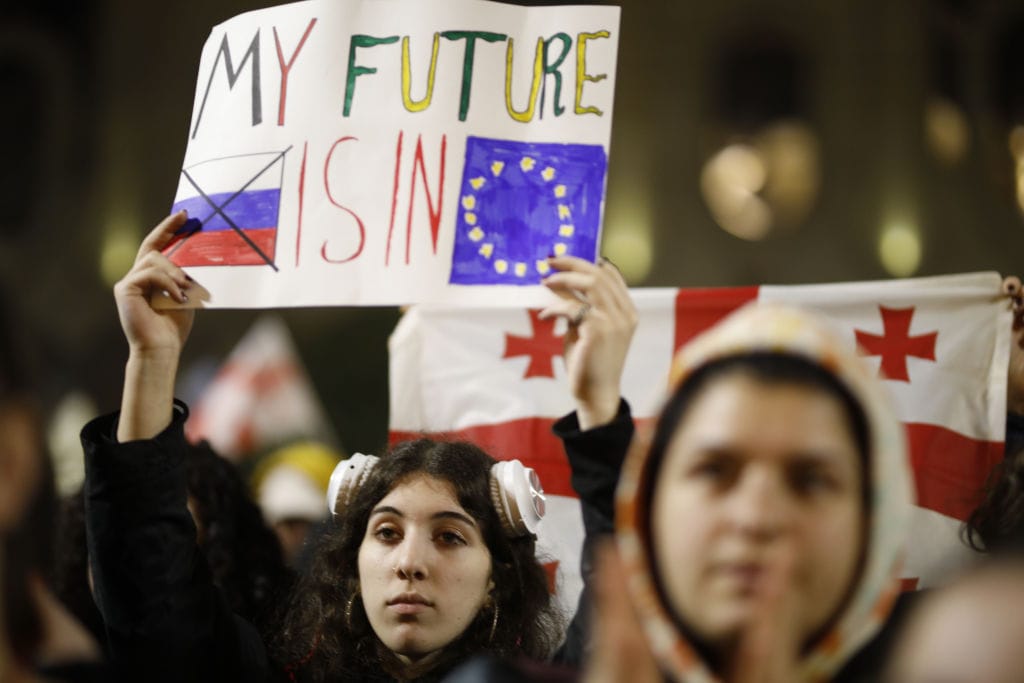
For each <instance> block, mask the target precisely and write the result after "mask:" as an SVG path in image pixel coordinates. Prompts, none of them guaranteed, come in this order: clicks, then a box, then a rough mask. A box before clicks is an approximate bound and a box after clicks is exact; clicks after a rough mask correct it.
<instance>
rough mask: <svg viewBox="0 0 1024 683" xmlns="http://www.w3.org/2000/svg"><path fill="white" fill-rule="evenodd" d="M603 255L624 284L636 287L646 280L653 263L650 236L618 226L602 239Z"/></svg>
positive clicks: (642, 230) (644, 232)
mask: <svg viewBox="0 0 1024 683" xmlns="http://www.w3.org/2000/svg"><path fill="white" fill-rule="evenodd" d="M604 255H605V256H606V257H607V258H609V259H610V260H611V262H612V263H614V264H615V266H616V267H617V268H618V269H619V271H620V272H621V273H622V276H623V277H624V278H626V282H627V283H629V284H630V285H638V284H641V283H643V281H644V280H646V279H647V276H648V275H649V274H650V272H651V266H652V265H653V261H654V249H653V246H652V244H651V236H650V234H649V233H648V232H647V231H646V230H644V229H642V228H635V227H630V226H618V227H616V228H615V229H613V230H610V231H608V234H607V235H606V236H605V238H604Z"/></svg>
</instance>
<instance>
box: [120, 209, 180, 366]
mask: <svg viewBox="0 0 1024 683" xmlns="http://www.w3.org/2000/svg"><path fill="white" fill-rule="evenodd" d="M187 218H188V216H187V215H186V214H185V212H183V211H180V212H178V213H175V214H172V215H170V216H168V217H167V218H165V219H164V220H163V221H161V223H160V224H159V225H157V226H156V227H155V228H153V231H152V232H150V233H149V235H147V236H146V239H144V240H143V241H142V246H140V247H139V253H138V254H137V255H136V257H135V264H134V265H133V266H132V269H131V270H130V271H128V273H127V274H126V275H125V276H124V277H123V278H121V280H120V281H119V282H118V283H117V284H116V285H114V299H115V301H116V302H117V313H118V317H120V319H121V328H122V329H123V330H124V334H125V337H126V338H127V339H128V345H129V347H130V349H131V352H132V353H133V354H134V353H171V354H174V355H177V354H178V353H180V351H181V348H182V347H183V346H184V344H185V340H186V339H187V338H188V333H189V331H190V330H191V329H192V319H193V317H194V315H195V314H194V311H192V310H191V309H170V308H156V307H154V305H153V304H154V300H155V299H157V298H158V297H170V298H171V299H173V300H174V301H176V302H178V303H180V304H185V303H188V290H189V288H190V287H191V285H192V282H191V278H189V276H188V275H186V274H185V271H184V270H182V269H181V268H179V267H178V266H176V265H174V264H173V263H171V260H170V259H168V258H167V257H166V256H164V255H163V254H162V253H160V250H161V249H163V248H164V247H165V246H167V244H168V243H170V242H171V240H173V239H174V233H175V232H177V231H178V229H179V228H181V226H182V225H184V224H185V221H186V219H187Z"/></svg>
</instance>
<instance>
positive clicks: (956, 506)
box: [388, 417, 1003, 520]
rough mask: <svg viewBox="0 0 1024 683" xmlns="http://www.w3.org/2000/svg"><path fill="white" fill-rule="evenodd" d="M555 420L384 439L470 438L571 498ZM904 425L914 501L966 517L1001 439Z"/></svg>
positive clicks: (996, 456) (549, 488) (996, 458)
mask: <svg viewBox="0 0 1024 683" xmlns="http://www.w3.org/2000/svg"><path fill="white" fill-rule="evenodd" d="M650 421H651V418H639V419H637V420H636V422H637V427H638V428H641V427H643V425H645V423H648V422H650ZM554 423H555V420H554V419H553V418H546V417H534V418H523V419H520V420H512V421H510V422H503V423H500V424H493V425H479V426H476V427H467V428H466V429H457V430H452V431H448V432H444V433H430V434H428V433H425V432H402V431H392V432H391V433H390V434H389V437H388V440H389V441H390V443H392V444H394V443H397V442H399V441H407V440H409V439H417V438H420V437H422V436H427V437H429V438H432V439H442V440H450V441H456V440H459V441H470V442H472V443H475V444H476V445H478V446H480V447H481V448H483V449H484V450H485V451H487V452H488V453H490V454H491V455H492V456H494V457H495V458H497V459H499V460H510V459H512V458H519V459H520V460H522V461H523V464H525V465H526V466H527V467H532V468H533V469H535V470H536V471H537V474H538V475H539V476H540V481H541V484H543V486H544V490H545V491H546V492H548V493H550V494H553V495H556V496H569V497H573V498H575V497H576V492H575V491H573V489H572V484H571V482H570V472H569V463H568V461H567V460H566V457H565V451H564V450H563V449H562V442H561V441H560V440H559V439H557V438H556V437H555V435H554V434H552V433H551V426H552V425H553V424H554ZM906 427H907V441H908V444H909V448H910V454H911V463H912V465H913V468H914V480H915V482H916V485H917V504H918V505H919V506H920V507H923V508H927V509H929V510H934V511H935V512H938V513H940V514H943V515H946V516H947V517H954V518H956V519H959V520H965V519H967V517H968V515H970V513H971V512H972V511H973V510H974V507H975V506H976V505H977V503H978V500H979V492H980V491H981V489H982V486H983V485H984V484H985V480H986V479H987V477H988V474H989V472H990V471H991V469H992V467H993V465H995V464H996V463H997V462H999V461H1000V460H1002V457H1003V444H1002V443H1001V442H995V441H978V440H975V439H971V438H968V437H966V436H963V435H962V434H958V433H956V432H953V431H951V430H949V429H946V428H945V427H939V426H937V425H929V424H908V425H906Z"/></svg>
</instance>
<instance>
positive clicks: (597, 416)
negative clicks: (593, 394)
mask: <svg viewBox="0 0 1024 683" xmlns="http://www.w3.org/2000/svg"><path fill="white" fill-rule="evenodd" d="M619 401H620V397H619V394H618V393H616V394H615V395H614V396H603V397H600V398H591V399H587V400H579V399H577V401H576V418H577V420H578V421H579V425H580V431H586V430H588V429H594V428H595V427H602V426H604V425H606V424H608V423H609V422H611V421H612V420H614V419H615V416H616V415H617V414H618V413H619Z"/></svg>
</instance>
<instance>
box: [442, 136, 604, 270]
mask: <svg viewBox="0 0 1024 683" xmlns="http://www.w3.org/2000/svg"><path fill="white" fill-rule="evenodd" d="M607 167H608V157H607V155H606V154H605V151H604V148H603V147H602V146H600V145H564V144H551V143H529V142H515V141H512V140H494V139H490V138H478V137H469V138H468V139H467V140H466V165H465V167H464V170H463V174H462V186H461V194H460V196H459V214H458V219H457V221H456V223H455V250H454V252H453V254H452V272H451V277H450V278H449V282H451V283H452V284H458V285H481V284H487V285H499V284H500V285H533V284H537V283H538V282H539V281H540V279H541V278H542V277H544V276H545V275H547V274H548V273H549V267H548V265H547V262H546V261H545V259H546V258H547V257H548V256H549V255H552V254H554V255H558V256H562V255H571V256H579V257H581V258H585V259H588V260H590V261H593V260H595V259H596V258H597V235H598V231H599V228H600V221H601V200H602V196H603V193H604V177H605V172H606V171H607Z"/></svg>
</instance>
